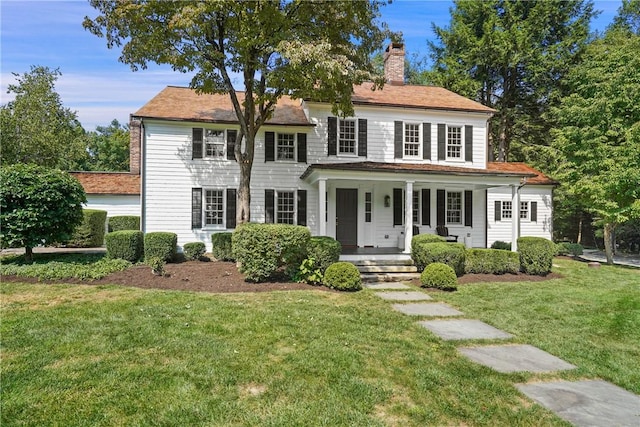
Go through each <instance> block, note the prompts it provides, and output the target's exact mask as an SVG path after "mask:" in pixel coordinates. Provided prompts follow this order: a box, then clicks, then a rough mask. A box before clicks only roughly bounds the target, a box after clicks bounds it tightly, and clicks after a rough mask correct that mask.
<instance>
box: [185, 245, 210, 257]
mask: <svg viewBox="0 0 640 427" xmlns="http://www.w3.org/2000/svg"><path fill="white" fill-rule="evenodd" d="M182 252H183V253H184V257H185V258H186V259H187V260H189V261H196V260H199V259H200V258H202V257H203V256H204V254H205V253H206V252H207V248H206V247H205V244H204V243H202V242H190V243H185V244H184V246H183V247H182Z"/></svg>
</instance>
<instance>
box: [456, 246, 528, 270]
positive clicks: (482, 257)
mask: <svg viewBox="0 0 640 427" xmlns="http://www.w3.org/2000/svg"><path fill="white" fill-rule="evenodd" d="M464 271H465V273H483V274H505V273H511V274H516V273H518V272H519V271H520V255H518V253H517V252H510V251H506V250H502V249H468V250H467V252H466V254H465V260H464Z"/></svg>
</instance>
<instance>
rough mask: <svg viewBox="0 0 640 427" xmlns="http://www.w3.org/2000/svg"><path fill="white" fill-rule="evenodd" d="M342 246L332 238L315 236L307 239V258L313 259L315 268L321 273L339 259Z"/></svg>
mask: <svg viewBox="0 0 640 427" xmlns="http://www.w3.org/2000/svg"><path fill="white" fill-rule="evenodd" d="M341 251H342V245H341V244H340V242H338V241H337V240H336V239H334V238H333V237H327V236H315V237H312V238H311V239H309V244H308V245H307V257H309V258H313V260H314V261H315V266H316V268H318V269H319V270H320V272H321V273H323V274H324V272H325V271H326V270H327V268H329V266H330V265H331V264H333V263H335V262H338V260H339V259H340V252H341Z"/></svg>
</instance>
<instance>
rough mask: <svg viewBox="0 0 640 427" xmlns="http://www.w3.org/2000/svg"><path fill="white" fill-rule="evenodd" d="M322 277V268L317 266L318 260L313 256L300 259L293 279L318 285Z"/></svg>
mask: <svg viewBox="0 0 640 427" xmlns="http://www.w3.org/2000/svg"><path fill="white" fill-rule="evenodd" d="M325 270H326V269H325ZM323 278H324V274H323V270H322V269H321V268H320V267H319V265H318V262H317V261H316V260H315V259H314V258H306V259H304V260H302V264H300V267H299V268H298V271H297V272H296V274H295V277H294V278H293V279H294V280H295V281H296V282H302V283H308V284H310V285H318V284H321V283H322V279H323Z"/></svg>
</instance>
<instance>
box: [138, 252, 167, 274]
mask: <svg viewBox="0 0 640 427" xmlns="http://www.w3.org/2000/svg"><path fill="white" fill-rule="evenodd" d="M144 262H145V264H147V265H148V266H149V267H151V272H152V273H153V274H155V275H156V276H164V275H165V273H166V272H165V270H164V266H165V265H166V264H167V263H166V262H165V260H164V259H163V258H160V257H157V256H152V257H150V258H145V261H144Z"/></svg>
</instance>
